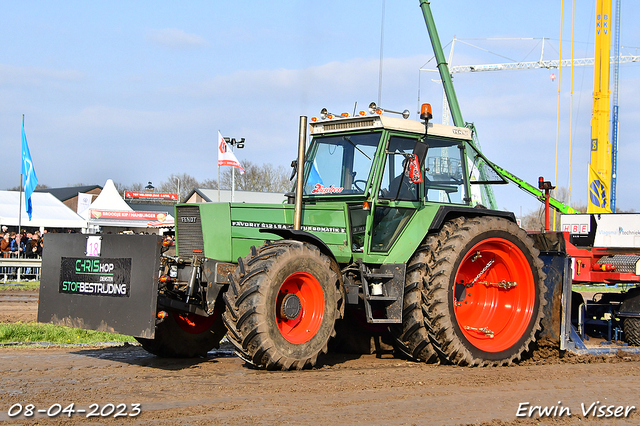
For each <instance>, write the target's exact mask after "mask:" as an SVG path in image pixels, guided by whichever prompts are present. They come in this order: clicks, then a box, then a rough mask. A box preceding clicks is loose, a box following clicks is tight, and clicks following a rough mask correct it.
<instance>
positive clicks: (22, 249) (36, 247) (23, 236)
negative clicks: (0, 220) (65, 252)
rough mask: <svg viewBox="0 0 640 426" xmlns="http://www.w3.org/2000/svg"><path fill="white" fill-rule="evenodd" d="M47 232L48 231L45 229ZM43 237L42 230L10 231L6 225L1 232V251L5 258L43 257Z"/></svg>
mask: <svg viewBox="0 0 640 426" xmlns="http://www.w3.org/2000/svg"><path fill="white" fill-rule="evenodd" d="M45 233H46V231H45ZM42 247H43V238H42V235H41V233H40V231H35V232H33V233H31V232H28V231H27V230H26V229H23V230H22V232H20V233H17V232H9V230H8V228H7V227H6V226H3V227H2V232H0V253H1V255H2V257H3V258H16V257H17V258H27V259H38V258H40V257H42Z"/></svg>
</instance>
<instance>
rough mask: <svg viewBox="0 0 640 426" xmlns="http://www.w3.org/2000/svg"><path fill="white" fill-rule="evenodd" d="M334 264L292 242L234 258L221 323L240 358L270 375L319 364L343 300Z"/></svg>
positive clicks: (307, 246)
mask: <svg viewBox="0 0 640 426" xmlns="http://www.w3.org/2000/svg"><path fill="white" fill-rule="evenodd" d="M332 263H333V262H332V260H331V259H330V258H329V257H327V256H326V255H324V254H322V253H321V252H320V250H318V248H317V247H315V246H313V245H311V244H307V243H302V242H299V241H291V240H280V241H276V242H273V243H267V244H265V245H263V246H262V247H260V248H259V249H256V248H255V247H252V248H251V252H250V253H249V255H247V256H246V257H245V258H244V259H238V267H237V268H236V270H235V272H234V273H233V275H232V277H231V283H230V286H229V290H228V291H227V292H226V293H225V295H224V300H225V303H226V305H227V310H226V311H225V314H224V316H223V319H224V322H225V325H226V326H227V329H228V337H229V340H230V341H231V343H232V344H234V346H235V347H236V351H237V353H238V355H239V356H240V357H241V358H242V359H244V360H245V361H246V362H248V363H251V364H253V365H255V366H257V367H262V368H267V369H269V370H290V369H302V368H305V367H313V366H314V365H315V364H316V363H317V360H318V356H319V355H320V354H322V353H326V352H327V344H328V342H329V339H330V338H331V337H332V336H334V335H335V328H334V327H335V321H336V319H337V318H338V317H339V306H340V304H341V300H342V296H341V293H340V291H339V288H338V286H339V277H338V274H337V273H336V272H335V267H334V266H333V264H332ZM296 299H297V300H296ZM285 300H288V301H287V302H285ZM287 315H289V316H287Z"/></svg>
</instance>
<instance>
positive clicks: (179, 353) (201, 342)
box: [136, 309, 227, 358]
mask: <svg viewBox="0 0 640 426" xmlns="http://www.w3.org/2000/svg"><path fill="white" fill-rule="evenodd" d="M168 314H169V316H168V317H167V318H165V319H164V321H162V322H161V323H160V324H158V325H157V326H156V334H155V337H154V338H153V339H143V338H137V337H136V340H137V341H138V342H140V344H141V345H142V347H143V348H144V349H145V350H146V351H147V352H151V353H152V354H154V355H157V356H160V357H166V358H194V357H204V356H206V355H207V352H209V351H210V350H212V349H214V348H217V347H219V345H220V341H221V340H222V338H223V337H224V335H225V334H226V332H227V330H226V328H225V326H224V323H223V321H222V315H221V313H220V309H216V310H215V311H214V313H213V315H212V316H210V317H202V316H199V315H195V314H189V315H187V314H179V313H176V312H168Z"/></svg>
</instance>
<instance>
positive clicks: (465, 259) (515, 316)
mask: <svg viewBox="0 0 640 426" xmlns="http://www.w3.org/2000/svg"><path fill="white" fill-rule="evenodd" d="M538 256H539V251H538V250H537V249H536V248H535V247H534V246H533V241H532V239H531V238H529V237H528V236H527V234H526V232H525V231H524V230H522V229H521V228H520V227H518V226H517V225H516V224H515V223H513V222H511V221H509V220H507V219H503V218H498V217H477V218H464V217H461V218H457V219H454V220H452V221H449V222H447V223H446V224H445V225H444V226H443V228H442V230H441V231H440V232H439V234H437V236H436V237H435V238H432V239H431V240H430V250H429V254H428V256H427V266H428V268H429V271H430V274H429V282H428V285H427V288H426V299H427V301H428V304H429V307H428V312H427V317H428V323H429V324H430V326H431V327H432V329H433V335H434V338H435V342H434V348H435V349H436V351H438V352H439V353H440V355H441V356H442V357H444V361H446V362H449V363H452V364H457V365H469V366H480V365H510V364H511V363H512V362H514V361H518V360H520V359H521V357H522V355H523V354H524V353H526V352H527V351H528V350H529V348H530V345H531V343H532V342H534V341H535V338H536V333H537V332H538V331H539V330H540V328H541V326H540V321H541V319H542V317H543V309H542V308H543V306H544V305H545V303H546V301H545V299H544V294H545V292H546V286H545V284H544V279H545V275H544V272H543V271H542V266H543V263H542V261H541V260H540V259H539V257H538Z"/></svg>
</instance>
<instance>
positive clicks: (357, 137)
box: [304, 132, 380, 195]
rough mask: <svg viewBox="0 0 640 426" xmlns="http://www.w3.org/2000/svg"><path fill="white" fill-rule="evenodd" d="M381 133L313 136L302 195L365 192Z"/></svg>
mask: <svg viewBox="0 0 640 426" xmlns="http://www.w3.org/2000/svg"><path fill="white" fill-rule="evenodd" d="M379 140H380V133H379V132H375V133H363V134H353V135H340V136H324V137H317V138H314V140H313V144H312V146H311V149H310V150H309V152H310V155H309V156H308V158H307V163H306V165H305V171H306V174H307V180H306V183H305V185H304V195H342V194H364V191H365V188H366V186H367V182H368V181H369V176H370V174H371V166H372V165H373V160H374V158H375V153H376V149H377V148H378V141H379Z"/></svg>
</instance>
